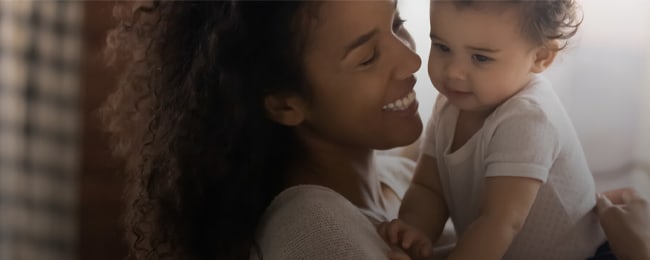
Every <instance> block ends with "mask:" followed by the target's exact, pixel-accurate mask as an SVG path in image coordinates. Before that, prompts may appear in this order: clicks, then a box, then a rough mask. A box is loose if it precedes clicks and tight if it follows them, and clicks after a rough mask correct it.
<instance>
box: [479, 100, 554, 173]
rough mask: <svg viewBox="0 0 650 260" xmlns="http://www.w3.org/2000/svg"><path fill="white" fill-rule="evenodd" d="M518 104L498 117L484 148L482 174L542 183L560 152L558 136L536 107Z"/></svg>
mask: <svg viewBox="0 0 650 260" xmlns="http://www.w3.org/2000/svg"><path fill="white" fill-rule="evenodd" d="M522 103H525V104H524V105H520V106H517V108H516V109H510V110H509V112H508V113H507V114H506V115H505V116H502V117H501V118H500V119H499V122H498V124H497V127H496V128H495V130H494V132H493V134H492V138H491V139H490V141H489V144H488V147H487V152H486V158H485V163H486V168H487V169H486V174H485V175H486V177H496V176H514V177H528V178H533V179H537V180H540V181H542V182H543V183H545V182H546V180H547V179H548V174H549V171H550V169H551V166H552V165H553V163H554V161H555V159H556V158H557V156H558V154H559V151H560V140H559V138H560V135H559V133H558V131H557V128H556V127H554V125H553V124H552V122H551V121H550V120H549V118H548V116H547V115H546V114H545V113H544V111H542V109H541V108H540V107H539V106H537V105H535V104H532V103H526V102H525V101H522Z"/></svg>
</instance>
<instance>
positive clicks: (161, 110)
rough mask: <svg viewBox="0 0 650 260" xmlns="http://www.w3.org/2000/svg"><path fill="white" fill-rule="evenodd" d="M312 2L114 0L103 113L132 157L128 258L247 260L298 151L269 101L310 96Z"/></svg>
mask: <svg viewBox="0 0 650 260" xmlns="http://www.w3.org/2000/svg"><path fill="white" fill-rule="evenodd" d="M306 3H307V1H305V2H302V1H281V2H274V1H234V0H231V1H225V0H220V1H196V2H188V1H153V3H148V4H141V3H140V4H136V3H118V4H117V5H116V6H115V8H114V15H115V17H116V18H117V20H118V25H117V27H116V28H114V29H113V30H111V31H110V33H109V35H108V39H107V48H106V54H107V57H108V59H109V61H110V62H111V63H112V64H123V65H125V67H124V73H123V74H122V76H121V80H120V82H119V84H118V86H117V89H116V91H115V92H114V93H113V94H112V95H111V96H110V97H109V98H108V100H107V101H106V103H105V105H104V106H103V109H102V111H101V112H102V115H103V117H104V119H105V125H106V128H107V129H108V131H109V133H110V134H111V136H112V138H113V145H114V146H113V149H114V151H115V153H116V154H117V155H118V156H120V157H123V158H124V159H125V162H126V164H125V165H126V171H125V172H126V176H127V190H126V200H127V203H128V204H127V214H126V218H125V222H126V227H127V233H128V234H127V238H128V240H129V243H130V253H129V258H135V259H243V258H248V257H249V254H250V251H251V248H256V246H255V245H256V243H255V231H256V229H257V227H258V221H259V220H260V218H261V215H262V214H263V212H264V210H265V208H266V207H267V206H268V204H269V203H270V201H271V200H272V199H273V197H274V196H275V195H277V194H278V193H279V192H280V191H281V190H282V189H283V187H284V183H285V176H284V175H285V174H286V173H285V172H286V171H287V167H288V164H289V163H290V160H292V157H293V156H292V155H294V154H296V153H297V151H296V150H297V148H296V147H298V146H297V144H296V141H295V140H294V137H293V134H292V131H291V129H289V128H288V127H286V126H282V125H279V124H277V123H274V122H273V121H271V120H269V119H268V118H267V115H266V112H265V109H264V101H263V100H264V97H265V96H267V95H270V94H285V93H286V94H292V93H295V94H300V95H307V94H306V92H307V90H306V86H307V85H308V84H306V79H305V78H304V74H305V73H304V71H303V67H304V66H303V65H304V64H303V58H302V56H303V52H304V49H305V46H306V45H307V36H308V35H307V31H308V30H307V29H308V28H307V27H308V25H307V24H308V21H307V20H310V19H308V18H309V15H307V14H308V13H309V12H308V11H307V10H308V9H309V8H307V7H308V6H311V4H306Z"/></svg>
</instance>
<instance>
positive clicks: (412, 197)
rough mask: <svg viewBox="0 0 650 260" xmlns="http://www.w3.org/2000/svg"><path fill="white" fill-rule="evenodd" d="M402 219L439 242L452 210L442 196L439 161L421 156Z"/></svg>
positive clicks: (405, 200)
mask: <svg viewBox="0 0 650 260" xmlns="http://www.w3.org/2000/svg"><path fill="white" fill-rule="evenodd" d="M399 218H400V219H401V220H403V221H404V222H406V223H408V224H410V225H411V226H413V227H415V228H417V229H418V230H420V231H421V232H423V233H424V234H426V235H427V236H428V237H429V239H431V242H434V243H435V242H436V241H437V240H438V238H439V237H440V234H441V233H442V230H443V228H444V226H445V222H446V221H447V218H449V211H448V209H447V203H446V202H445V199H444V197H443V193H442V187H441V186H440V177H439V176H438V166H437V163H436V159H435V158H433V157H431V156H429V155H426V154H422V155H421V156H420V159H419V160H418V164H417V166H416V168H415V176H414V177H413V181H412V182H411V186H409V189H408V191H407V192H406V194H405V195H404V200H403V201H402V206H401V207H400V210H399Z"/></svg>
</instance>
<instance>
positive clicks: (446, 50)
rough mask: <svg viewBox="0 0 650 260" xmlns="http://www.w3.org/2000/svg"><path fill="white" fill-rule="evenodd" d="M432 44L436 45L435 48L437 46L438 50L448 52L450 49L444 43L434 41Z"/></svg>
mask: <svg viewBox="0 0 650 260" xmlns="http://www.w3.org/2000/svg"><path fill="white" fill-rule="evenodd" d="M433 45H434V46H436V48H438V50H440V51H442V52H449V51H451V50H450V49H449V47H447V46H445V45H444V44H440V43H434V44H433Z"/></svg>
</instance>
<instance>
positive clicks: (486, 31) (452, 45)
mask: <svg viewBox="0 0 650 260" xmlns="http://www.w3.org/2000/svg"><path fill="white" fill-rule="evenodd" d="M488 5H500V6H488ZM517 11H518V10H517V8H513V7H506V6H503V4H500V3H495V2H492V3H479V4H476V6H457V5H456V4H455V3H454V2H451V1H431V11H430V15H431V16H430V18H431V53H430V56H429V77H430V78H431V81H432V83H433V85H434V86H435V88H436V89H437V90H438V91H439V92H440V93H441V94H443V95H445V96H446V97H447V98H448V99H449V101H450V102H451V103H452V104H454V105H455V106H457V107H458V108H459V109H461V110H467V111H482V110H488V109H493V108H494V107H496V106H498V105H499V104H501V103H502V102H504V101H505V100H506V99H508V98H509V97H511V96H512V95H514V94H515V93H516V92H517V91H519V90H520V89H522V88H523V87H524V86H525V85H526V83H527V82H528V81H529V80H530V79H531V76H532V71H533V66H534V64H535V61H536V56H537V52H538V49H539V48H538V47H535V46H534V45H533V44H531V43H530V42H529V41H528V40H527V39H526V38H525V37H524V35H523V34H522V33H521V30H520V21H519V19H520V18H519V17H520V16H519V14H518V13H517Z"/></svg>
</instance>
